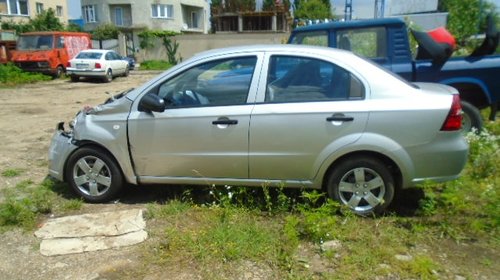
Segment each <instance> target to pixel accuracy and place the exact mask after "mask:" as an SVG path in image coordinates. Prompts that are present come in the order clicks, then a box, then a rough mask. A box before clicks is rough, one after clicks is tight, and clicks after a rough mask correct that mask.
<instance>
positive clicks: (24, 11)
mask: <svg viewBox="0 0 500 280" xmlns="http://www.w3.org/2000/svg"><path fill="white" fill-rule="evenodd" d="M49 8H52V9H53V10H54V11H55V14H56V16H57V17H58V18H59V20H60V21H61V23H63V24H67V23H68V5H67V0H0V18H1V20H2V21H10V20H13V21H15V22H20V21H27V20H28V19H30V18H34V17H35V16H36V15H38V14H40V13H42V12H43V11H45V10H48V9H49Z"/></svg>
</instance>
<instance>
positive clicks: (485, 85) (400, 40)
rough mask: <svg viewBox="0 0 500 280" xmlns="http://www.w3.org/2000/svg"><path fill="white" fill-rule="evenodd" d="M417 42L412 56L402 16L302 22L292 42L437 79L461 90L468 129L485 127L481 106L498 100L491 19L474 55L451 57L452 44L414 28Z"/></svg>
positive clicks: (411, 76) (499, 64)
mask: <svg viewBox="0 0 500 280" xmlns="http://www.w3.org/2000/svg"><path fill="white" fill-rule="evenodd" d="M412 33H413V35H414V37H415V38H416V39H417V42H418V44H419V47H418V50H417V54H416V56H415V58H414V56H413V55H412V51H411V49H410V39H409V38H410V37H409V35H408V27H407V26H406V23H405V22H404V21H403V20H401V19H398V18H383V19H372V20H356V21H345V22H330V23H324V24H317V25H310V26H305V27H299V28H296V29H294V30H293V31H292V33H291V35H290V38H289V40H288V43H290V44H310V45H321V46H328V47H333V48H340V49H347V50H350V51H352V52H354V53H356V54H358V55H361V56H364V57H367V58H370V59H372V60H373V61H374V62H376V63H379V64H381V65H383V66H385V68H387V69H389V70H391V71H393V72H395V73H398V74H399V75H400V76H402V77H403V78H405V79H407V80H409V81H412V82H436V83H442V84H446V85H450V86H453V87H455V88H456V89H458V90H459V92H460V98H461V100H462V109H463V112H464V121H463V128H464V131H469V130H471V128H472V127H475V128H477V129H481V127H482V118H481V114H480V112H479V110H480V109H483V108H486V107H488V106H490V107H491V113H490V119H494V118H495V114H496V108H497V106H498V103H499V102H500V80H499V77H500V55H493V53H494V52H495V49H496V48H497V46H498V37H499V33H498V32H497V31H496V29H495V25H494V24H492V21H489V24H488V30H487V32H486V38H485V40H484V42H483V44H482V45H481V46H480V47H479V48H478V49H476V50H475V51H474V52H473V53H472V54H471V55H470V56H467V57H455V56H451V53H452V49H451V48H449V47H446V44H442V43H439V42H436V41H435V40H433V38H431V37H430V36H429V35H428V34H427V33H425V32H417V31H412Z"/></svg>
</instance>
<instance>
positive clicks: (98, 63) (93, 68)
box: [66, 49, 129, 83]
mask: <svg viewBox="0 0 500 280" xmlns="http://www.w3.org/2000/svg"><path fill="white" fill-rule="evenodd" d="M128 74H129V67H128V62H127V61H126V60H123V59H122V57H121V56H120V55H119V54H117V53H116V52H115V51H112V50H95V49H92V50H83V51H81V52H80V53H79V54H77V55H76V56H75V58H73V59H71V60H70V61H69V62H68V65H67V66H66V75H68V76H70V77H71V81H72V82H77V81H79V80H80V77H90V78H102V79H103V80H104V81H105V82H108V83H109V82H111V81H112V80H113V77H116V76H124V77H126V76H128Z"/></svg>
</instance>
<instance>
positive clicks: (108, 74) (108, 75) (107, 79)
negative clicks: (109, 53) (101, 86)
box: [104, 69, 113, 83]
mask: <svg viewBox="0 0 500 280" xmlns="http://www.w3.org/2000/svg"><path fill="white" fill-rule="evenodd" d="M111 81H113V72H112V71H111V69H108V71H107V72H106V76H105V77H104V82H106V83H110V82H111Z"/></svg>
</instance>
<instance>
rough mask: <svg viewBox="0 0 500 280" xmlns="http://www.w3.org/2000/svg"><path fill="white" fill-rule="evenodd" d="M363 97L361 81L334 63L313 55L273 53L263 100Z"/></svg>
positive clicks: (283, 100)
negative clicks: (301, 55)
mask: <svg viewBox="0 0 500 280" xmlns="http://www.w3.org/2000/svg"><path fill="white" fill-rule="evenodd" d="M363 97H364V87H363V84H362V83H361V81H360V80H359V79H358V78H356V76H354V75H353V74H352V73H350V72H349V71H347V70H345V69H343V68H342V67H339V66H337V65H335V64H333V63H330V62H326V61H323V60H319V59H314V58H306V57H296V56H272V57H271V59H270V64H269V71H268V75H267V89H266V99H265V101H266V102H277V103H283V102H319V101H336V100H338V101H342V100H356V99H362V98H363Z"/></svg>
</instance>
